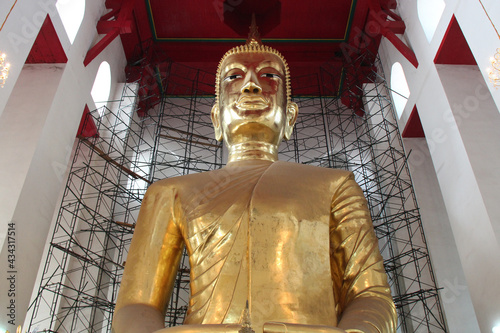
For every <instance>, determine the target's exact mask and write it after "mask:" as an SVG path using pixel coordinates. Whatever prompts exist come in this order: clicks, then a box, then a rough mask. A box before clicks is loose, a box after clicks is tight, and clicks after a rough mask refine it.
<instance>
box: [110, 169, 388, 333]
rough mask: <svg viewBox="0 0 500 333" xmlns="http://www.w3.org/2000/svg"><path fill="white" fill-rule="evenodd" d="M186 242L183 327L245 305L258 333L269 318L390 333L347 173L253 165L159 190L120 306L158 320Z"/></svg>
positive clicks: (149, 197)
mask: <svg viewBox="0 0 500 333" xmlns="http://www.w3.org/2000/svg"><path fill="white" fill-rule="evenodd" d="M184 245H185V246H186V247H187V251H188V253H189V258H190V265H191V285H190V286H191V299H190V303H189V309H188V314H187V317H186V321H185V324H221V323H239V322H240V320H241V315H242V313H243V310H244V309H245V306H246V302H247V300H248V303H249V310H250V318H251V322H252V327H253V328H254V330H255V331H256V332H261V331H262V325H263V324H264V323H265V322H267V321H279V322H288V323H300V324H306V325H327V326H334V327H335V326H340V327H342V328H344V329H346V328H349V329H359V330H362V331H364V332H392V331H395V310H394V305H393V303H392V298H391V295H390V290H389V288H388V284H387V276H386V274H385V271H384V268H383V264H382V257H381V255H380V252H379V250H378V242H377V238H376V237H375V234H374V231H373V227H372V223H371V220H370V215H369V212H368V209H367V205H366V200H365V198H364V197H363V193H362V191H361V189H360V188H359V186H358V185H357V184H356V182H355V181H354V179H353V176H352V173H350V172H348V171H343V170H334V169H325V168H319V167H313V166H307V165H301V164H295V163H287V162H280V161H278V162H270V161H258V160H252V161H239V162H232V163H230V164H228V165H227V166H226V167H224V168H223V169H220V170H216V171H211V172H206V173H200V174H193V175H187V176H182V177H177V178H171V179H166V180H162V181H159V182H156V183H155V184H153V185H152V186H151V187H150V188H149V189H148V191H147V194H146V196H145V198H144V200H143V203H142V208H141V213H140V216H139V220H138V223H137V226H136V231H135V234H134V238H133V241H132V245H131V249H130V252H129V255H128V259H127V265H126V266H127V267H126V274H125V277H124V280H123V281H122V286H121V288H122V290H121V291H120V294H121V295H122V294H123V295H125V296H123V297H122V298H120V300H119V304H117V308H119V307H121V306H125V305H127V304H148V305H151V306H154V307H156V308H157V309H159V310H160V311H164V309H165V307H166V304H167V302H168V298H169V296H170V293H171V290H172V285H173V281H174V279H175V273H176V270H177V266H178V262H179V259H180V256H181V253H182V248H183V246H184ZM129 266H130V267H133V269H130V274H129V272H127V270H129ZM123 290H125V292H124V291H123ZM134 291H136V292H134Z"/></svg>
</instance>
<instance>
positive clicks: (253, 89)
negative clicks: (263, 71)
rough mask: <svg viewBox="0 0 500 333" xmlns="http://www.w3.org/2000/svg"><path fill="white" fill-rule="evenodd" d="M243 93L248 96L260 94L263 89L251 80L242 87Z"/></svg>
mask: <svg viewBox="0 0 500 333" xmlns="http://www.w3.org/2000/svg"><path fill="white" fill-rule="evenodd" d="M241 92H243V93H247V94H259V93H261V92H262V88H261V87H260V86H259V84H257V83H256V82H254V81H253V80H249V81H248V82H247V83H246V84H244V85H243V87H241Z"/></svg>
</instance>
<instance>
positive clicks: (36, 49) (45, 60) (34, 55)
mask: <svg viewBox="0 0 500 333" xmlns="http://www.w3.org/2000/svg"><path fill="white" fill-rule="evenodd" d="M66 62H68V58H67V57H66V53H65V52H64V49H63V47H62V45H61V41H60V40H59V37H58V36H57V33H56V30H55V29H54V25H53V24H52V21H51V20H50V16H49V15H47V17H46V18H45V21H44V22H43V24H42V28H41V29H40V32H39V33H38V36H37V37H36V40H35V43H34V44H33V46H32V48H31V51H30V53H29V55H28V58H27V59H26V63H27V64H57V63H66Z"/></svg>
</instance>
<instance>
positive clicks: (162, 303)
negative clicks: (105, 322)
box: [113, 184, 183, 333]
mask: <svg viewBox="0 0 500 333" xmlns="http://www.w3.org/2000/svg"><path fill="white" fill-rule="evenodd" d="M175 198H176V193H175V192H174V191H173V190H171V189H165V188H163V187H162V186H161V185H157V184H153V185H151V186H150V188H149V189H148V191H147V193H146V195H145V196H144V200H143V201H142V205H141V211H140V213H139V219H138V221H137V224H136V227H135V231H134V236H133V238H132V243H131V245H130V250H129V253H128V257H127V262H126V265H125V271H124V274H123V279H122V282H121V286H120V291H119V295H118V300H117V304H116V308H115V313H114V316H113V331H114V332H115V333H128V332H134V333H137V332H140V333H150V332H154V331H156V330H159V329H162V328H164V327H165V325H164V316H165V315H164V311H165V307H166V304H167V302H168V300H169V298H170V294H171V292H172V287H173V283H174V280H175V276H176V273H177V268H178V266H179V260H180V258H181V256H182V250H183V241H182V236H181V232H180V230H179V227H178V225H177V222H178V221H176V219H177V217H178V215H179V214H180V213H179V210H180V208H179V207H178V204H177V203H176V200H175Z"/></svg>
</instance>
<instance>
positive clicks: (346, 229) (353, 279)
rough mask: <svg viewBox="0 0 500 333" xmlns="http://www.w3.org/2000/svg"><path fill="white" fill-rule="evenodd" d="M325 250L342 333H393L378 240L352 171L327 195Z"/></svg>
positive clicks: (392, 315) (393, 315) (391, 305)
mask: <svg viewBox="0 0 500 333" xmlns="http://www.w3.org/2000/svg"><path fill="white" fill-rule="evenodd" d="M330 248H331V266H332V275H333V276H332V278H333V284H334V294H335V300H336V302H337V303H338V306H339V311H338V312H339V318H340V322H339V324H338V327H339V328H342V329H344V330H346V331H347V332H359V331H361V332H364V333H369V332H395V331H396V311H395V307H394V303H393V301H392V297H391V293H390V289H389V286H388V283H387V275H386V273H385V270H384V266H383V260H382V256H381V255H380V251H379V248H378V240H377V238H376V236H375V232H374V230H373V225H372V222H371V218H370V213H369V210H368V207H367V204H366V199H365V198H364V196H363V192H362V190H361V188H360V187H359V186H358V184H356V182H355V181H354V178H353V177H352V175H351V176H350V177H349V178H348V179H347V180H346V181H345V182H344V183H343V184H342V185H341V186H340V188H339V189H338V191H337V193H336V194H335V197H334V198H333V202H332V222H331V228H330Z"/></svg>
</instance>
